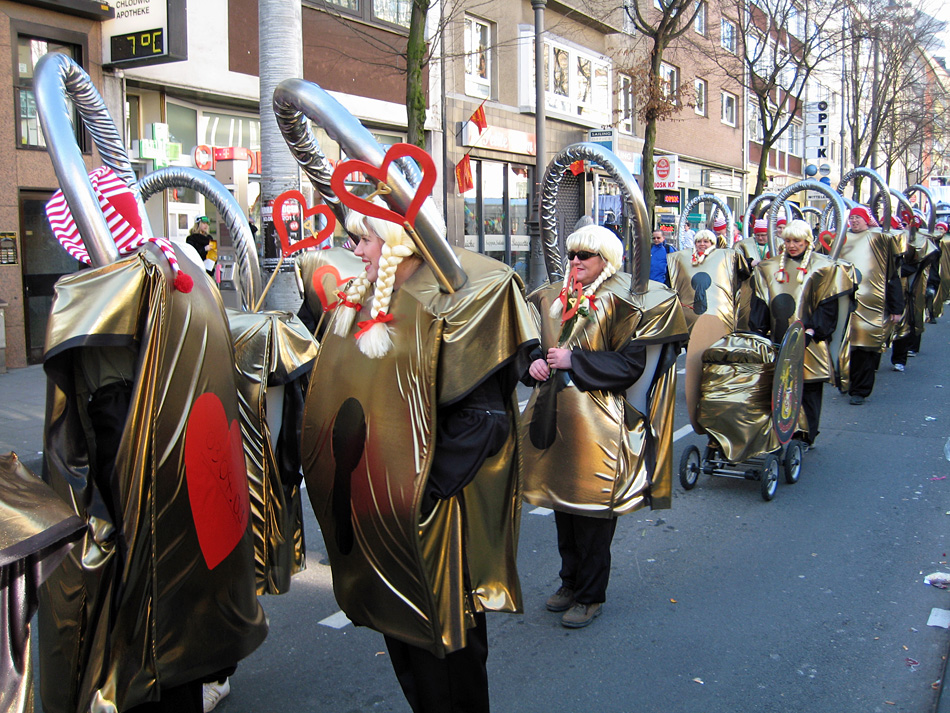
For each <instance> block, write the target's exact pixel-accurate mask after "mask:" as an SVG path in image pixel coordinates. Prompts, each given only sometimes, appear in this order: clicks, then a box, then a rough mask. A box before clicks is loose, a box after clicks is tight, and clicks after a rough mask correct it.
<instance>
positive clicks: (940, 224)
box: [934, 220, 950, 230]
mask: <svg viewBox="0 0 950 713" xmlns="http://www.w3.org/2000/svg"><path fill="white" fill-rule="evenodd" d="M941 226H943V229H944V230H950V228H947V224H946V223H945V222H943V221H942V220H941V221H939V222H938V223H937V224H936V225H935V226H934V230H936V229H937V228H939V227H941Z"/></svg>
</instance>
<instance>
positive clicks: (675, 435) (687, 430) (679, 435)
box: [673, 426, 693, 443]
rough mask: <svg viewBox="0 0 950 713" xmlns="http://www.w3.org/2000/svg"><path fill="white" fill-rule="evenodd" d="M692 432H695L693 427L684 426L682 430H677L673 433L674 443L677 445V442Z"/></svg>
mask: <svg viewBox="0 0 950 713" xmlns="http://www.w3.org/2000/svg"><path fill="white" fill-rule="evenodd" d="M692 432H693V427H692V426H683V427H682V428H678V429H676V430H675V431H673V442H674V443H676V441H678V440H679V439H681V438H682V437H683V436H686V435H689V434H690V433H692Z"/></svg>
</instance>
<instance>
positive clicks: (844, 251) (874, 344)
mask: <svg viewBox="0 0 950 713" xmlns="http://www.w3.org/2000/svg"><path fill="white" fill-rule="evenodd" d="M900 252H901V245H900V240H899V237H896V236H895V235H893V234H892V233H884V232H882V231H881V229H880V228H869V229H868V230H866V231H864V232H863V233H853V232H851V231H848V233H847V234H846V237H845V244H844V247H842V248H841V254H840V256H839V257H840V259H841V260H843V261H844V262H848V263H850V264H851V265H853V266H854V268H855V270H856V274H857V277H858V290H857V293H856V299H857V305H856V306H855V310H854V314H853V315H852V316H851V323H850V328H849V329H848V343H849V344H850V346H851V347H852V348H854V347H861V348H863V349H869V350H876V351H878V352H883V351H884V350H885V349H886V348H887V344H888V342H889V341H890V339H891V336H892V333H893V327H892V326H891V325H890V324H887V323H886V322H885V317H886V315H885V291H886V287H887V283H888V281H889V280H893V279H894V278H896V277H898V274H897V258H898V256H899V255H900ZM898 314H899V313H898Z"/></svg>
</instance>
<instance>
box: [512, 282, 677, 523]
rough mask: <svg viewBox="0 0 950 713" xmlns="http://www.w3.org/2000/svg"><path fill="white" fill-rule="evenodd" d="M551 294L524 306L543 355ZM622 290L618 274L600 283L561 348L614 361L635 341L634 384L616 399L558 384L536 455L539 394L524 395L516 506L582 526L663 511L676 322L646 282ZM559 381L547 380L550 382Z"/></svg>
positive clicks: (667, 299) (549, 334)
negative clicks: (641, 351)
mask: <svg viewBox="0 0 950 713" xmlns="http://www.w3.org/2000/svg"><path fill="white" fill-rule="evenodd" d="M560 289H561V286H560V285H557V284H555V285H547V286H545V287H542V288H541V289H539V290H537V291H536V292H534V293H533V294H532V295H531V296H530V297H529V300H530V302H531V303H532V304H533V305H534V306H535V307H536V308H537V310H538V313H539V314H540V315H541V344H542V348H543V349H545V350H546V349H548V348H550V347H552V346H556V345H557V343H558V336H559V333H560V329H561V325H560V319H555V318H552V317H550V314H549V310H550V307H551V303H552V302H553V301H554V300H556V299H557V297H558V294H559V293H560ZM629 290H630V276H629V275H627V274H626V273H617V274H616V275H614V276H613V277H611V278H609V279H608V280H606V281H605V282H604V283H603V284H602V285H601V286H600V287H599V288H598V290H597V294H596V306H597V309H596V310H591V317H590V318H589V319H588V320H587V323H586V324H585V325H584V327H583V329H581V330H580V332H579V334H577V336H576V337H575V339H574V340H573V341H572V343H571V344H570V345H568V346H569V347H572V348H580V349H584V350H587V351H608V350H610V351H616V350H618V349H620V348H621V347H622V346H624V345H625V344H626V343H627V342H628V341H630V340H631V339H634V340H637V341H639V342H641V343H642V344H644V345H645V346H646V347H647V368H646V370H645V372H644V375H643V376H642V377H641V378H640V379H639V380H638V382H637V383H636V384H634V385H633V386H632V387H631V388H630V389H628V391H627V393H626V395H624V394H615V393H610V392H606V391H599V390H597V391H586V392H584V391H580V390H579V389H578V388H577V386H576V385H574V383H573V382H571V381H570V380H569V379H566V381H565V383H564V384H563V388H561V389H559V390H558V391H557V395H556V398H557V435H556V438H555V440H554V442H553V443H552V444H551V445H550V446H548V447H547V448H545V449H543V450H541V449H539V448H538V447H536V446H535V444H534V443H532V439H531V436H530V426H529V424H531V422H532V419H533V418H534V416H535V410H536V408H538V400H539V395H540V394H541V391H542V387H540V386H539V387H536V388H535V389H534V392H533V393H532V395H531V398H530V399H529V400H528V405H527V407H526V408H525V411H524V416H523V423H522V428H521V436H520V440H521V448H522V452H523V453H524V460H525V484H524V490H525V492H524V497H525V500H526V501H527V502H529V503H531V504H532V505H538V506H542V507H550V508H553V509H555V510H559V511H562V512H570V513H574V514H580V515H588V516H592V517H614V516H617V515H622V514H625V513H628V512H632V511H634V510H637V509H639V508H641V507H643V506H645V505H650V506H651V507H653V508H655V509H659V508H668V507H670V499H671V492H672V490H671V480H672V440H673V439H672V436H673V430H672V427H673V418H672V409H673V405H674V398H675V395H674V394H675V383H676V381H675V380H676V371H675V361H676V354H677V353H678V352H679V346H680V344H681V343H682V342H683V340H685V338H686V332H687V330H686V322H685V320H684V317H683V314H682V312H683V311H682V309H681V307H680V305H679V299H678V298H677V296H676V294H675V293H674V292H672V291H671V290H669V289H668V288H666V287H664V286H662V285H659V284H657V283H655V282H653V283H650V290H649V291H648V292H646V293H643V294H631V293H630V291H629ZM567 376H568V374H567V372H556V373H555V374H554V376H553V377H552V378H555V379H564V378H565V377H567ZM651 449H652V450H651ZM652 453H655V454H656V456H655V460H654V459H653V456H652Z"/></svg>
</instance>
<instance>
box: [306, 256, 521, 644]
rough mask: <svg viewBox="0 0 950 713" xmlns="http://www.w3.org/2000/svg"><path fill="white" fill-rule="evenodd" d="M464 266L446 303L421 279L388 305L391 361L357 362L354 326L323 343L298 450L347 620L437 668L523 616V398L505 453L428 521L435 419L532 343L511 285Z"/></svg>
mask: <svg viewBox="0 0 950 713" xmlns="http://www.w3.org/2000/svg"><path fill="white" fill-rule="evenodd" d="M456 252H457V255H458V258H459V261H460V262H461V266H462V269H463V270H464V272H465V274H466V275H468V280H467V282H466V283H465V284H464V286H462V288H461V289H459V290H458V291H456V292H454V293H445V292H442V291H441V290H440V289H439V287H440V285H439V281H438V279H437V278H436V276H435V275H434V274H433V272H432V271H431V270H430V269H429V268H428V266H422V267H420V268H419V269H418V270H417V271H416V272H415V273H414V274H413V275H412V276H411V277H410V278H409V279H407V280H406V282H405V283H404V284H403V285H402V286H401V287H400V288H399V289H398V290H397V291H396V292H394V293H393V298H392V302H391V303H390V309H389V314H391V315H392V316H393V322H392V326H393V329H392V335H391V336H392V339H393V347H392V349H391V350H390V351H389V353H388V354H387V355H386V356H384V357H383V358H379V359H370V358H368V357H366V356H365V355H363V354H362V353H361V352H360V350H359V349H358V347H357V344H356V339H354V334H355V330H356V326H354V328H353V330H351V333H350V334H349V335H348V336H347V337H345V338H341V337H339V336H337V335H335V334H334V333H333V330H332V329H327V331H326V336H325V338H324V341H323V342H322V344H321V347H320V353H319V356H318V357H317V362H316V364H315V366H314V370H313V375H312V377H311V383H310V390H309V391H308V394H307V401H306V409H305V413H304V425H303V432H302V437H301V441H302V450H303V463H304V475H305V477H306V481H307V491H308V494H309V496H310V501H311V503H312V504H313V509H314V512H315V513H316V516H317V519H318V520H319V522H320V527H321V530H322V531H323V535H324V540H325V543H326V547H327V553H328V555H329V558H330V565H331V567H332V568H333V591H334V594H335V595H336V599H337V602H339V604H340V607H341V608H342V609H343V611H344V612H345V613H346V615H347V616H348V617H349V618H350V620H352V621H353V622H354V623H356V624H360V625H364V626H369V627H371V628H373V629H376V630H377V631H380V632H382V633H384V634H387V635H389V636H393V637H395V638H397V639H400V640H401V641H405V642H407V643H409V644H412V645H414V646H418V647H420V648H425V649H427V650H429V651H431V652H432V653H434V654H435V655H437V656H443V655H445V654H446V653H449V652H452V651H455V650H458V649H460V648H462V647H463V646H465V644H466V630H467V629H468V628H470V627H471V626H472V625H473V619H472V614H473V613H474V612H479V611H487V610H490V611H519V610H520V608H521V590H520V585H519V583H518V576H517V570H516V566H515V555H516V551H517V541H518V528H519V522H520V511H521V505H520V503H521V492H520V480H521V472H520V470H521V460H522V459H521V457H520V454H519V453H518V451H517V441H516V432H517V421H518V404H517V396H516V393H515V391H514V390H512V392H511V394H510V395H507V397H508V403H507V410H508V413H509V419H510V433H509V437H508V440H507V442H506V443H505V445H504V446H503V447H502V448H501V450H500V452H499V453H497V454H496V455H494V456H492V457H491V458H489V459H488V460H487V461H486V462H485V464H484V466H483V467H482V469H481V470H480V471H479V472H478V474H477V475H476V477H475V479H474V480H473V481H472V482H471V483H470V484H469V485H468V486H466V487H465V489H464V490H463V491H462V492H461V493H460V494H459V495H458V496H456V497H453V498H450V499H447V500H441V501H438V503H437V505H436V506H435V509H434V510H433V511H432V512H431V513H430V514H429V515H428V516H427V517H426V519H425V520H424V521H421V520H420V512H421V498H422V495H423V492H424V489H425V486H426V482H427V479H428V476H429V470H430V467H431V463H432V458H433V454H434V450H435V434H436V423H437V418H438V413H439V409H442V408H445V407H447V406H449V405H451V404H452V403H454V402H456V401H458V400H460V399H461V398H463V397H465V396H466V395H467V394H468V393H470V392H471V391H472V389H473V388H475V387H476V386H477V385H479V384H480V383H481V382H482V381H484V380H485V379H486V378H487V377H489V376H490V375H491V374H493V373H494V372H496V371H497V370H498V369H500V368H503V367H505V366H508V365H510V364H511V360H512V359H514V358H517V355H518V354H519V353H520V352H524V350H525V349H527V348H528V347H529V346H530V344H531V342H532V341H535V340H536V339H537V335H536V331H535V328H534V325H533V323H532V320H531V317H530V313H529V311H528V308H527V305H526V303H525V301H524V297H523V296H522V287H521V283H520V280H519V278H518V277H517V275H516V274H515V273H514V272H513V271H512V270H511V269H510V268H508V267H505V266H504V265H502V264H501V263H499V262H497V261H495V260H492V259H490V258H486V257H484V256H482V255H478V254H476V253H472V252H469V251H465V250H457V251H456ZM523 358H526V357H524V356H523ZM466 570H467V574H468V582H469V583H470V589H468V590H467V589H466V583H465V574H466Z"/></svg>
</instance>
